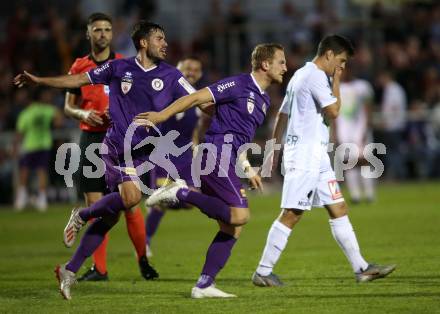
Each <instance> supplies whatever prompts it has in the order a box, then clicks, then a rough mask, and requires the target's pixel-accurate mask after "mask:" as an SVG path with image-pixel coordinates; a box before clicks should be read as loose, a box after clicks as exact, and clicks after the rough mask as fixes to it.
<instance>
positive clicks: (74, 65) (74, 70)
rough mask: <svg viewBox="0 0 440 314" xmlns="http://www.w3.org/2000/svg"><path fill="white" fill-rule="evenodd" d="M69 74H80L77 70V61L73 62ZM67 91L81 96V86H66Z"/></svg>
mask: <svg viewBox="0 0 440 314" xmlns="http://www.w3.org/2000/svg"><path fill="white" fill-rule="evenodd" d="M69 74H70V75H73V74H78V71H77V70H76V61H75V63H73V64H72V67H71V68H70V70H69ZM66 92H69V93H71V94H75V95H77V96H79V95H81V88H66Z"/></svg>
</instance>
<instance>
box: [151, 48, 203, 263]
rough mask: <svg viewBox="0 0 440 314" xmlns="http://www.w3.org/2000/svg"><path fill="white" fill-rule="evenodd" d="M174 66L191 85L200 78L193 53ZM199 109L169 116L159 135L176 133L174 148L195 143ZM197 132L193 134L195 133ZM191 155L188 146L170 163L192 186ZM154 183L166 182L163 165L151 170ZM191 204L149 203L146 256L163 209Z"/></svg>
mask: <svg viewBox="0 0 440 314" xmlns="http://www.w3.org/2000/svg"><path fill="white" fill-rule="evenodd" d="M177 69H178V70H179V71H180V72H182V74H183V76H184V77H185V78H186V79H187V80H188V82H189V83H190V84H191V85H192V86H195V85H196V84H197V82H198V81H199V80H200V78H201V77H202V74H203V70H202V62H201V61H200V60H199V59H198V58H197V57H194V56H189V57H186V58H183V59H181V60H180V61H179V62H178V63H177ZM201 114H202V113H201V111H200V110H199V109H198V108H195V107H193V108H191V109H189V110H187V111H186V112H182V113H180V114H177V115H175V116H173V117H171V118H170V119H169V120H167V121H165V122H164V123H162V124H161V126H160V130H161V132H162V133H163V134H166V133H168V132H169V131H171V130H176V131H177V132H179V137H178V138H177V139H176V141H175V144H176V146H178V147H183V146H185V145H187V144H188V143H191V142H193V146H195V145H197V144H198V131H199V128H198V127H197V126H198V124H199V117H200V116H201ZM196 133H197V134H196ZM192 157H193V150H192V149H188V150H187V151H185V152H184V153H183V154H182V155H180V156H177V157H175V156H170V160H171V162H172V163H173V164H174V165H175V166H176V168H177V171H178V173H179V176H180V178H181V179H183V180H185V182H186V183H187V184H188V185H190V186H191V185H193V183H192V177H191V161H192ZM154 177H155V181H156V182H155V184H154V185H155V186H157V187H161V186H164V185H166V184H167V183H169V182H171V181H169V175H168V173H167V171H166V170H165V169H163V168H160V167H156V169H155V171H154ZM191 207H192V206H191V205H188V204H184V203H181V202H178V203H176V204H172V205H169V206H163V205H161V204H158V205H155V206H152V207H151V208H149V210H148V214H147V216H146V218H145V228H146V234H147V238H146V240H147V243H146V245H147V256H148V257H151V256H152V251H151V239H152V237H153V235H154V234H155V233H156V231H157V229H158V227H159V224H160V222H161V220H162V218H163V216H164V214H165V211H166V209H167V208H169V209H182V208H183V209H190V208H191Z"/></svg>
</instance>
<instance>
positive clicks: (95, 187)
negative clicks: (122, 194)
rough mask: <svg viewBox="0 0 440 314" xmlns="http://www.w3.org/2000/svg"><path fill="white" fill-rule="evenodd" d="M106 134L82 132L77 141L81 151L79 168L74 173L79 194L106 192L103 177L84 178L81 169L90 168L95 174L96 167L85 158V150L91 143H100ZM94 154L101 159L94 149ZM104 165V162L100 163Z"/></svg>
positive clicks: (97, 150) (97, 151)
mask: <svg viewBox="0 0 440 314" xmlns="http://www.w3.org/2000/svg"><path fill="white" fill-rule="evenodd" d="M105 134H106V132H87V131H82V132H81V137H80V140H79V147H80V149H81V158H80V161H79V168H78V171H77V172H76V187H77V189H78V191H79V192H81V193H89V192H101V193H106V192H107V184H106V183H105V176H102V177H100V178H86V177H85V176H84V172H83V169H84V167H85V166H90V167H92V171H93V172H95V171H96V170H97V167H96V165H94V164H93V163H92V162H91V161H90V160H88V159H87V157H86V149H87V147H88V146H89V145H90V144H92V143H102V141H103V140H104V137H105ZM95 154H96V155H97V156H99V157H100V158H101V154H100V153H99V149H98V148H97V149H95ZM102 162H103V163H104V161H102Z"/></svg>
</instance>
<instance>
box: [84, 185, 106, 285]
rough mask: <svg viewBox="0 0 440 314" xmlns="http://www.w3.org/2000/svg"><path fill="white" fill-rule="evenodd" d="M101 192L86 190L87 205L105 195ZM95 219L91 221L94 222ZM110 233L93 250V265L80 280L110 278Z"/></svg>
mask: <svg viewBox="0 0 440 314" xmlns="http://www.w3.org/2000/svg"><path fill="white" fill-rule="evenodd" d="M103 195H104V194H103V193H101V192H86V193H84V199H85V201H86V206H91V205H93V204H94V203H96V202H97V201H99V200H100V199H101V198H102V197H103ZM93 221H94V220H93V219H92V220H91V221H90V223H93ZM108 239H109V235H108V233H107V234H106V235H105V237H104V240H103V241H102V243H101V244H100V245H99V246H98V248H97V249H96V250H95V252H93V266H92V267H91V268H90V269H89V270H88V271H87V272H86V273H85V274H84V275H82V276H81V277H80V278H78V281H106V280H108V272H107V243H108Z"/></svg>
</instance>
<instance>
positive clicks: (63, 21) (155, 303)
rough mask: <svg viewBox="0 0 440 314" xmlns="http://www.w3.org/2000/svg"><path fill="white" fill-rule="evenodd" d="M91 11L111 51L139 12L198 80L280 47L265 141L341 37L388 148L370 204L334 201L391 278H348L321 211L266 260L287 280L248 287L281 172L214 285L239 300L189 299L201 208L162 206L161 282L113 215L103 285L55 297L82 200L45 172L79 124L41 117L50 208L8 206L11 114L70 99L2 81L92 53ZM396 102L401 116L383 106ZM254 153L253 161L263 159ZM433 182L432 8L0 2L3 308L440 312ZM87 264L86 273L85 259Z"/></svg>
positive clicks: (14, 165)
mask: <svg viewBox="0 0 440 314" xmlns="http://www.w3.org/2000/svg"><path fill="white" fill-rule="evenodd" d="M97 11H101V12H103V13H107V14H110V15H111V16H112V17H113V50H114V51H116V52H120V53H122V54H124V55H125V56H132V55H134V53H135V50H134V47H133V45H132V42H131V39H130V36H129V35H130V31H131V27H132V25H133V24H134V23H135V22H136V21H137V20H138V19H140V18H143V19H149V20H151V21H153V22H156V23H159V24H161V25H162V26H163V27H164V28H165V31H166V36H167V41H168V44H169V46H168V56H167V59H168V60H167V61H168V62H169V63H170V64H176V63H177V61H178V60H179V59H181V58H183V57H185V56H188V55H195V56H197V57H199V58H200V59H201V60H202V62H203V66H204V75H203V77H202V79H201V81H200V82H199V83H198V86H197V88H202V87H204V86H206V85H208V84H211V83H213V82H215V81H217V80H218V79H220V78H223V77H225V76H228V75H235V74H238V73H240V72H242V71H249V70H250V66H249V64H250V53H251V51H252V48H253V47H254V46H255V45H256V44H257V43H260V42H280V43H281V44H283V45H284V47H285V52H286V57H287V63H288V64H287V66H288V73H287V74H286V75H285V81H284V83H283V84H282V86H273V87H271V88H270V90H269V94H270V96H271V100H272V104H271V108H270V110H269V111H268V114H267V119H266V121H265V124H264V125H263V126H262V127H261V128H260V129H258V130H257V138H256V142H257V143H264V142H265V141H266V140H267V139H268V138H269V137H270V134H271V130H272V126H273V123H274V118H275V115H276V113H277V111H278V108H279V106H280V104H281V101H282V99H283V95H284V92H285V88H286V85H287V83H288V81H289V79H290V77H291V76H292V75H293V73H294V72H295V70H297V69H298V68H300V67H302V66H303V64H304V63H305V62H306V61H308V60H311V59H312V58H313V56H314V54H315V51H316V46H317V43H318V42H319V40H320V39H321V38H322V37H323V36H324V35H326V34H331V33H337V34H342V35H345V36H347V37H349V38H350V39H351V40H352V41H353V43H354V44H355V48H356V55H355V57H354V58H353V59H352V60H351V61H350V63H349V65H348V66H349V68H350V69H351V72H352V73H353V74H354V75H355V76H356V77H358V78H362V79H365V80H367V81H368V82H369V83H370V84H371V86H372V87H373V91H374V95H373V98H372V100H373V101H372V104H371V113H372V115H371V116H372V119H371V123H370V128H371V131H372V134H373V139H372V140H373V141H374V142H379V143H384V144H385V145H386V147H387V151H388V153H387V154H386V155H381V156H379V157H380V158H381V159H382V161H383V162H384V164H385V173H384V175H383V176H382V177H381V178H380V179H379V180H377V182H376V187H377V197H376V199H375V200H374V201H373V202H372V203H361V204H360V205H355V204H353V203H352V202H350V197H349V194H348V193H346V194H345V196H346V199H347V201H348V202H349V206H350V210H351V212H350V217H351V220H352V222H353V226H354V228H355V230H356V233H357V235H358V238H359V242H360V245H361V248H362V252H363V254H364V255H365V256H366V258H368V260H369V261H371V262H379V263H384V264H391V263H397V265H398V268H397V270H396V272H395V273H393V274H392V275H391V276H389V277H388V278H387V279H386V280H381V281H377V282H374V283H371V284H368V285H357V284H356V283H355V282H354V277H353V274H352V273H351V269H350V267H349V265H348V263H347V261H346V259H345V257H344V256H343V254H342V253H341V252H340V251H339V249H338V248H337V245H336V244H335V243H334V241H333V239H332V238H331V234H330V231H329V228H328V223H327V219H328V217H327V215H326V214H325V213H324V212H323V211H322V210H319V209H316V210H313V211H312V212H311V213H308V214H307V215H305V216H307V217H304V218H303V222H302V223H301V225H300V226H299V227H297V228H295V230H294V232H293V237H292V238H291V240H290V242H289V246H288V248H287V249H286V251H285V253H284V255H283V257H282V259H281V260H280V263H279V265H278V266H277V269H276V271H277V274H279V275H280V276H281V278H283V280H285V281H286V282H287V283H288V284H287V286H286V287H285V288H283V289H281V290H273V289H269V290H266V289H257V288H255V287H253V286H252V284H251V282H250V277H251V275H252V272H253V271H254V269H255V267H256V264H257V262H258V260H259V257H260V254H261V251H262V249H263V247H264V243H265V240H266V236H267V231H268V230H269V228H270V225H271V224H272V222H273V220H274V219H275V217H276V216H277V215H278V213H279V203H280V184H281V176H277V177H276V178H274V179H273V180H272V181H271V182H266V184H267V190H268V191H269V192H270V193H268V194H266V195H255V194H251V193H250V197H249V201H250V207H251V208H252V219H251V221H250V222H249V224H248V225H247V226H246V227H245V230H244V232H243V234H242V237H241V238H240V241H238V244H237V246H236V248H235V249H234V252H233V254H232V257H231V259H230V262H229V263H228V265H227V267H225V269H224V270H223V271H222V273H221V274H220V276H219V278H218V283H219V285H221V287H224V288H225V289H226V290H227V291H228V292H231V293H235V294H238V295H239V298H237V299H236V300H228V302H224V301H223V300H205V301H206V302H193V301H194V300H189V293H190V289H191V287H192V286H193V285H194V283H195V280H196V279H197V277H198V275H199V271H200V268H201V265H202V263H203V258H204V254H205V252H206V248H207V246H208V245H209V241H210V239H211V238H212V235H213V234H214V232H215V230H216V227H217V226H216V224H215V222H213V221H210V220H208V219H206V217H204V216H203V215H201V214H200V213H199V212H198V210H192V211H173V212H169V213H168V214H167V216H166V219H164V222H163V224H162V226H161V229H160V231H159V232H158V234H157V235H156V237H155V239H154V243H153V246H152V248H153V251H154V256H153V258H152V263H153V265H154V266H155V268H156V269H157V270H158V272H159V273H160V275H161V279H160V280H159V281H154V282H146V281H144V280H142V279H141V277H140V275H139V273H138V269H137V264H136V263H135V262H134V261H135V260H134V253H133V252H132V248H131V245H130V244H129V240H128V237H127V234H126V230H125V226H124V222H123V221H122V222H120V223H119V224H118V225H117V226H115V228H114V230H112V232H111V241H110V245H109V250H108V251H109V255H108V256H109V258H108V264H109V273H110V278H111V280H110V282H108V283H104V284H102V283H85V284H80V285H78V286H75V290H74V291H73V294H74V300H73V301H72V302H70V303H69V302H65V301H63V300H61V297H60V295H59V293H58V290H57V284H56V281H55V279H54V276H53V275H52V273H51V272H52V269H53V267H54V266H55V265H56V264H58V263H63V262H65V261H67V260H68V259H69V258H70V256H71V254H72V252H73V250H67V249H65V248H64V247H63V245H62V243H61V235H62V230H63V228H64V226H65V223H66V219H67V217H68V215H69V213H70V210H71V207H72V206H73V204H81V203H82V202H83V199H82V196H80V195H78V193H77V192H76V190H75V188H66V186H65V183H64V179H63V177H62V176H60V175H58V174H57V173H56V172H55V169H54V164H55V155H56V151H57V148H58V147H59V146H60V145H61V144H62V143H65V142H75V143H78V140H79V134H80V130H79V128H78V123H77V121H76V120H73V119H70V118H66V117H64V118H63V119H59V120H57V121H56V123H54V124H53V126H52V132H53V138H54V143H53V148H52V150H51V162H50V165H51V166H50V169H49V189H48V199H49V209H48V211H47V212H46V213H40V212H38V211H36V210H35V206H34V205H35V204H33V203H32V202H31V203H30V204H29V205H28V206H27V207H26V208H25V209H24V210H23V211H21V212H19V213H18V212H15V211H14V208H13V203H14V194H15V190H16V188H15V187H16V182H17V179H18V165H19V160H20V158H21V152H20V150H21V143H20V140H19V137H18V136H17V132H16V128H17V118H18V116H19V114H20V112H22V111H23V110H24V108H26V107H27V106H28V105H29V104H31V103H33V102H35V101H40V102H45V103H49V104H51V105H53V106H55V107H56V108H58V109H59V111H60V112H62V111H63V106H64V94H65V92H64V91H62V90H57V89H38V88H23V89H16V88H14V87H13V85H12V79H13V77H14V75H16V74H17V73H20V72H21V71H23V70H27V71H29V72H31V73H34V74H38V75H44V76H47V75H59V74H66V73H67V71H68V70H69V68H70V66H71V64H72V63H73V61H74V60H75V59H76V58H77V57H82V56H84V55H86V54H87V53H88V52H89V43H88V41H87V40H86V36H85V32H86V19H87V17H88V15H89V14H91V13H93V12H97ZM387 77H388V79H386V78H387ZM390 90H391V92H390ZM396 90H398V91H400V92H398V96H399V97H397V96H395V95H396V94H393V91H394V92H395V91H396ZM390 94H391V96H392V97H388V99H387V98H386V97H385V95H390ZM397 98H398V99H399V100H398V105H397V106H396V108H397V109H393V110H391V111H390V110H389V108H390V107H389V104H390V103H393V101H397ZM353 131H354V130H353ZM251 161H252V163H253V164H254V165H260V164H261V161H262V156H253V159H252V160H251ZM439 179H440V3H439V1H429V0H426V1H404V0H401V1H398V0H394V1H391V0H389V1H386V0H383V1H369V0H351V1H350V0H328V1H324V0H321V1H319V0H310V1H304V0H242V1H238V0H224V1H219V0H198V1H196V0H194V1H191V0H157V1H155V0H101V1H98V0H95V1H93V0H76V1H68V0H56V1H55V0H53V1H50V0H46V1H43V0H41V1H39V0H28V1H26V0H23V1H20V0H14V1H10V0H9V1H7V0H5V1H0V248H1V249H0V312H7V313H12V312H17V313H23V312H26V313H34V312H37V313H52V312H53V313H70V312H84V313H85V312H90V311H94V312H101V313H107V312H121V313H122V312H128V311H130V312H132V313H147V312H148V313H159V312H160V313H169V312H173V313H195V312H206V313H216V312H217V313H218V312H221V313H226V312H228V313H249V312H252V313H256V312H262V313H270V312H277V313H281V312H290V313H292V312H295V313H343V312H346V313H354V312H357V313H383V312H387V313H399V314H400V313H435V312H437V313H438V312H439V308H440V307H439V304H440V289H439V287H440V277H439V273H440V272H439V265H438V257H439V255H440V248H439V242H438V241H439V240H438V239H439V238H440V234H439V230H440V228H439V226H438V223H439V221H440V212H439V210H440V197H439V191H440V180H439ZM36 181H37V180H36V176H35V175H32V176H31V180H30V182H29V191H30V193H31V194H33V195H34V197H35V196H36V194H37V192H38V188H37V182H36ZM343 187H344V192H346V188H345V185H344V184H343ZM31 200H32V199H31ZM122 220H123V219H122ZM86 264H87V265H86ZM86 264H85V265H84V267H83V268H82V269H81V273H82V272H83V271H85V270H86V267H88V266H89V265H90V262H87V263H86Z"/></svg>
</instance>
